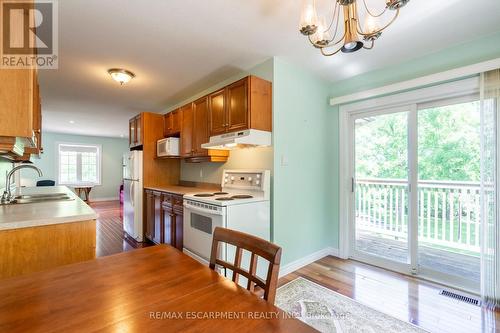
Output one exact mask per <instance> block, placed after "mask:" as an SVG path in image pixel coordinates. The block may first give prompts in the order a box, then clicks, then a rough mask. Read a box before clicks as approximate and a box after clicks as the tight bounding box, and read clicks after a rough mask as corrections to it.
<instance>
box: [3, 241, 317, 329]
mask: <svg viewBox="0 0 500 333" xmlns="http://www.w3.org/2000/svg"><path fill="white" fill-rule="evenodd" d="M97 331H99V332H316V330H314V329H313V328H312V327H310V326H308V325H306V324H305V323H303V322H301V321H300V320H298V319H297V318H296V315H294V314H291V313H287V312H284V311H282V310H281V309H279V308H277V307H276V306H274V305H273V304H270V303H269V302H267V301H265V300H263V299H261V298H259V297H258V296H256V295H255V294H253V293H250V292H249V291H248V290H246V289H245V288H242V287H241V286H239V285H238V284H236V283H234V282H233V281H231V280H230V279H227V278H225V277H223V276H221V275H219V274H218V273H217V272H216V271H214V270H211V269H210V268H209V267H208V266H206V265H203V264H202V263H200V262H198V261H196V260H194V259H193V258H191V257H190V256H188V255H186V254H184V253H183V252H182V251H179V250H177V249H175V248H173V247H171V246H169V245H156V246H151V247H145V248H141V249H135V250H131V251H128V252H122V253H119V254H115V255H111V256H107V257H100V258H97V259H94V260H90V261H84V262H79V263H75V264H70V265H65V266H60V267H57V268H53V269H49V270H45V271H41V272H37V273H32V274H27V275H22V276H17V277H13V278H7V279H3V280H0V332H44V333H45V332H97Z"/></svg>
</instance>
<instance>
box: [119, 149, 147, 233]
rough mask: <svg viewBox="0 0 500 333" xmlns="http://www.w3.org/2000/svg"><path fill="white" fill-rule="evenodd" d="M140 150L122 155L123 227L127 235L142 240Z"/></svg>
mask: <svg viewBox="0 0 500 333" xmlns="http://www.w3.org/2000/svg"><path fill="white" fill-rule="evenodd" d="M142 186H143V185H142V151H139V150H133V151H130V152H128V153H126V154H124V155H123V228H124V229H125V232H126V233H127V234H128V236H130V237H132V238H134V239H135V240H136V241H137V242H142V241H143V240H144V239H143V230H142V192H143V188H142Z"/></svg>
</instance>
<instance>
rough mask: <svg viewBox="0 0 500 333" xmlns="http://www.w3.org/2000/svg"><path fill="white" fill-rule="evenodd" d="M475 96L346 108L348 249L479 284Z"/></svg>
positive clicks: (371, 259)
mask: <svg viewBox="0 0 500 333" xmlns="http://www.w3.org/2000/svg"><path fill="white" fill-rule="evenodd" d="M479 104H480V103H479V102H478V101H477V98H474V97H467V98H461V99H454V100H447V101H439V102H436V103H429V104H422V105H416V104H413V105H409V106H407V107H403V108H399V109H394V110H380V111H377V112H362V113H357V114H354V115H352V116H351V119H350V126H351V142H352V144H351V174H352V191H353V196H352V198H353V200H352V205H351V209H352V214H351V216H352V219H351V222H350V223H351V229H350V230H351V243H350V244H351V251H350V253H351V257H353V258H355V259H358V260H361V261H366V262H368V263H371V264H375V265H379V266H382V267H385V268H389V269H393V270H397V271H402V272H404V273H411V274H415V275H421V276H424V277H427V278H430V279H434V280H440V281H451V282H452V284H453V285H455V286H458V287H462V288H467V289H471V290H478V289H479V281H480V223H481V219H480V214H479V212H480V108H479Z"/></svg>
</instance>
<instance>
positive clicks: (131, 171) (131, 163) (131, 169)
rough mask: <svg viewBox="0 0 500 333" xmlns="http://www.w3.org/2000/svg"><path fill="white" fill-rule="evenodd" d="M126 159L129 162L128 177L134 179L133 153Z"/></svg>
mask: <svg viewBox="0 0 500 333" xmlns="http://www.w3.org/2000/svg"><path fill="white" fill-rule="evenodd" d="M128 159H129V161H130V162H129V163H130V164H129V173H130V175H129V176H130V178H131V179H135V172H134V163H135V161H134V153H131V154H130V156H129V158H128Z"/></svg>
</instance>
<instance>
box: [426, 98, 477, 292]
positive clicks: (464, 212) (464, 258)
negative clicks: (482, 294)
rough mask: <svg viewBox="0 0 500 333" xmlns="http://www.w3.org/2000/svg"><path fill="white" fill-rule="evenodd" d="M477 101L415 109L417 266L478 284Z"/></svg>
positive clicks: (436, 273) (430, 271)
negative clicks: (416, 115) (416, 145)
mask: <svg viewBox="0 0 500 333" xmlns="http://www.w3.org/2000/svg"><path fill="white" fill-rule="evenodd" d="M480 125H481V123H480V103H479V101H470V102H464V103H453V104H450V105H444V106H437V107H433V106H428V107H423V108H421V109H420V110H419V111H418V222H417V223H418V264H419V270H420V272H422V273H428V274H431V275H432V274H433V275H441V274H444V275H446V276H452V277H457V278H465V279H467V280H469V281H470V282H472V283H473V284H474V285H476V286H477V287H479V283H480V271H481V269H480V261H481V260H480V251H481V248H480V223H481V219H480V210H481V202H480V195H481V193H480V188H481V186H480V179H481V176H480V169H481V163H480V152H481V143H480V141H481V136H480Z"/></svg>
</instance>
